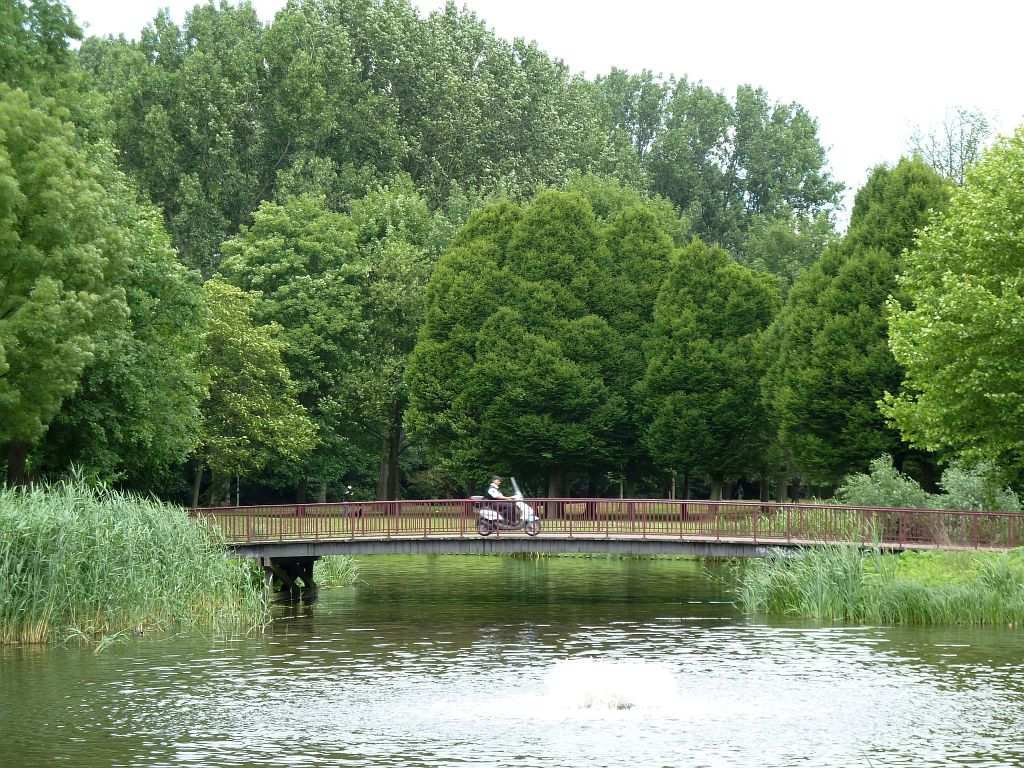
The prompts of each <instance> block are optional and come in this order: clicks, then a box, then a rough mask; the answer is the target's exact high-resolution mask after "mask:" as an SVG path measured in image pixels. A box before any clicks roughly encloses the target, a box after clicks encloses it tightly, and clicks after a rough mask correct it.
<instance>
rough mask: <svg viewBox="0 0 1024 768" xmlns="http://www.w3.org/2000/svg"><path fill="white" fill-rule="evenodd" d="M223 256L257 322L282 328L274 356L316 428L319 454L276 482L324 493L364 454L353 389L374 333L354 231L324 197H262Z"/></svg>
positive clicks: (301, 492)
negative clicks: (366, 313)
mask: <svg viewBox="0 0 1024 768" xmlns="http://www.w3.org/2000/svg"><path fill="white" fill-rule="evenodd" d="M223 252H224V261H223V265H222V266H223V269H224V273H225V275H226V276H227V277H228V279H229V280H230V281H231V282H232V283H233V284H235V285H237V286H239V287H240V288H242V289H243V290H245V291H247V292H249V293H253V294H256V295H257V296H258V297H259V299H258V300H257V301H256V302H255V304H254V306H253V317H254V321H255V322H256V323H258V324H260V325H268V324H270V323H275V324H277V325H278V326H279V327H280V343H281V345H282V346H281V349H282V351H281V354H282V356H283V359H284V361H285V363H286V365H287V366H288V370H289V371H290V377H291V379H292V380H293V381H294V382H295V386H296V390H297V393H298V395H297V396H298V399H299V402H300V403H301V404H302V405H303V406H304V407H305V408H306V410H307V411H308V413H309V417H310V418H311V419H312V420H313V422H314V423H315V424H316V426H317V432H318V436H319V444H318V445H317V450H316V452H315V453H312V452H311V453H309V454H307V455H301V456H298V457H296V458H297V460H298V461H297V462H296V463H293V464H288V465H285V466H283V467H281V468H280V470H279V471H280V474H281V475H282V477H281V479H282V480H289V481H297V482H298V484H299V486H298V487H299V498H300V501H301V500H304V499H305V494H306V487H307V483H309V482H312V483H313V484H314V486H315V487H318V488H320V489H321V491H322V492H323V493H325V492H326V488H327V486H328V485H329V484H331V483H338V482H340V481H341V479H342V478H343V477H344V476H345V475H346V473H348V472H351V470H352V468H353V467H354V466H358V465H359V464H361V463H363V461H364V459H363V456H364V454H365V452H366V450H367V446H366V445H365V440H364V438H363V430H361V429H359V424H360V423H361V414H360V403H361V400H360V397H359V392H360V387H361V384H360V378H361V377H362V376H363V374H364V358H365V356H366V350H365V339H366V338H367V336H368V335H369V333H370V331H371V329H370V327H369V326H368V325H367V324H366V322H365V321H364V317H363V311H362V308H363V302H362V296H361V291H362V286H363V285H364V283H365V282H366V279H367V271H368V270H367V265H366V264H365V263H363V261H362V260H361V258H360V256H359V253H358V247H357V242H356V232H355V229H354V227H353V225H352V222H351V220H350V219H349V217H347V216H345V215H344V214H340V213H333V212H331V211H328V210H327V209H326V208H325V207H324V204H323V201H322V200H319V199H316V198H313V197H309V196H300V197H296V198H292V199H290V200H289V201H288V202H287V203H286V204H285V205H278V204H277V203H273V202H266V203H264V204H263V205H262V206H261V207H260V209H259V210H258V211H257V212H256V215H255V217H254V220H253V224H252V226H251V227H248V228H245V229H243V231H242V233H241V234H240V235H239V236H238V237H237V238H234V239H232V240H229V241H227V242H225V243H224V245H223ZM288 475H290V477H288Z"/></svg>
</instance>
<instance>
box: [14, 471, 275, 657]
mask: <svg viewBox="0 0 1024 768" xmlns="http://www.w3.org/2000/svg"><path fill="white" fill-rule="evenodd" d="M0 595H2V599H0V643H42V642H54V641H58V642H59V641H61V640H67V639H70V638H78V639H85V640H94V641H98V642H100V643H103V644H106V643H108V642H110V638H115V637H118V636H120V635H124V634H126V633H127V634H145V633H152V632H158V631H163V630H167V629H172V628H181V629H203V630H206V629H214V630H215V629H221V628H228V627H230V628H245V629H250V628H253V627H257V626H260V625H261V624H262V623H264V622H265V621H266V616H267V607H266V602H265V600H264V598H263V595H262V593H261V592H260V590H258V589H253V586H252V583H251V580H250V579H249V576H248V573H247V572H246V569H245V567H244V565H243V564H242V563H240V562H239V561H236V560H231V559H229V558H228V557H227V555H226V552H225V549H224V546H223V536H222V534H221V532H220V530H219V529H218V528H217V527H216V526H214V525H210V524H207V523H205V522H202V521H196V520H191V519H189V517H188V515H187V514H186V513H185V511H184V510H182V509H181V508H178V507H174V506H171V505H167V504H163V503H161V502H158V501H152V500H146V499H142V498H140V497H138V496H134V495H131V494H125V493H119V492H116V491H112V490H107V489H94V488H91V487H89V486H87V485H86V484H85V483H83V482H82V481H81V480H69V481H66V482H63V483H60V484H57V485H54V486H50V487H46V488H43V487H32V488H27V489H4V490H0Z"/></svg>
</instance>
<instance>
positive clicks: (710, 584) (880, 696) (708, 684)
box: [0, 556, 1024, 768]
mask: <svg viewBox="0 0 1024 768" xmlns="http://www.w3.org/2000/svg"><path fill="white" fill-rule="evenodd" d="M723 577H724V572H722V571H720V570H716V569H715V567H714V566H712V567H711V570H710V571H709V570H708V568H707V566H705V565H702V564H701V563H699V562H696V561H693V560H682V559H656V560H650V559H649V560H639V559H602V558H582V557H580V558H572V557H568V558H543V559H518V558H515V559H514V558H502V557H480V556H461V557H460V556H394V557H392V556H387V557H385V556H374V557H366V558H362V559H361V560H360V581H359V583H358V584H357V585H356V586H354V587H349V588H344V589H324V590H322V591H321V593H320V597H319V599H318V600H317V601H316V602H314V603H312V604H309V605H306V604H300V605H297V606H281V607H277V608H275V620H274V623H273V625H272V626H271V627H270V629H269V631H268V632H267V633H266V634H264V635H261V636H258V637H241V638H231V639H227V638H204V637H170V638H153V639H150V638H147V639H143V640H139V641H132V642H131V643H127V644H122V645H119V646H115V647H112V648H109V649H107V650H105V651H104V652H103V653H101V654H98V655H97V654H93V653H92V651H91V650H90V649H88V648H50V649H40V648H0V764H4V765H12V766H13V765H18V766H47V765H54V764H62V763H63V764H68V765H75V766H207V765H209V766H221V765H224V766H227V765H238V766H318V765H332V766H410V767H411V766H453V765H471V766H545V767H551V766H624V765H634V766H637V767H638V768H639V767H641V766H754V765H756V766H793V765H796V764H799V765H801V766H1010V765H1022V764H1024V738H1022V736H1021V733H1022V728H1024V675H1022V671H1024V661H1022V659H1021V647H1022V645H1024V644H1022V642H1021V634H1020V630H1019V629H1012V628H996V629H972V628H955V627H952V628H940V629H935V628H931V629H925V628H905V627H876V626H846V625H834V624H821V623H812V622H798V621H766V620H763V619H751V618H748V617H745V616H743V615H742V614H741V613H740V612H739V611H738V610H737V609H736V607H735V606H734V605H733V604H732V602H731V595H730V593H729V590H728V581H727V579H725V578H723Z"/></svg>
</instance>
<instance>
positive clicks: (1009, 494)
mask: <svg viewBox="0 0 1024 768" xmlns="http://www.w3.org/2000/svg"><path fill="white" fill-rule="evenodd" d="M938 484H939V487H940V488H941V489H942V493H939V494H929V493H927V492H926V491H925V490H924V489H922V488H921V486H920V484H919V483H918V482H917V481H916V480H914V479H912V478H910V477H907V475H905V474H903V473H902V472H900V471H899V470H897V469H896V467H895V466H893V460H892V457H891V456H889V455H888V454H883V455H882V456H879V457H878V458H876V459H874V460H873V461H872V462H871V466H870V471H869V472H868V473H856V474H852V475H848V476H847V477H846V479H845V480H844V482H843V485H842V486H840V488H839V489H838V490H837V491H836V494H835V497H836V500H837V501H838V502H839V503H841V504H849V505H851V506H858V507H902V508H905V509H915V508H916V509H924V508H931V509H968V510H970V509H973V510H978V511H989V512H1019V511H1021V501H1020V499H1019V498H1018V496H1017V494H1016V493H1014V491H1013V490H1012V489H1011V488H1009V487H1008V486H1007V485H1006V483H1005V481H1004V480H1003V478H1002V476H1001V473H1000V472H999V471H998V470H997V468H996V467H995V466H993V465H992V464H991V463H989V462H980V463H978V464H976V465H968V464H965V463H963V462H956V463H954V464H953V465H952V466H949V467H947V468H946V469H945V470H944V471H943V472H942V478H941V479H940V480H939V483H938Z"/></svg>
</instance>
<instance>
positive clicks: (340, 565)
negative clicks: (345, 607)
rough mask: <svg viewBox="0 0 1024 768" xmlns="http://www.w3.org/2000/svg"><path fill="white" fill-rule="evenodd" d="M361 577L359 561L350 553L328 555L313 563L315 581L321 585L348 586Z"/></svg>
mask: <svg viewBox="0 0 1024 768" xmlns="http://www.w3.org/2000/svg"><path fill="white" fill-rule="evenodd" d="M358 578H359V561H358V560H356V559H355V558H354V557H349V556H348V555H327V556H326V557H322V558H320V559H319V560H317V561H316V563H314V565H313V581H314V582H315V583H316V584H318V585H319V586H321V587H347V586H349V585H351V584H354V583H355V582H356V580H357V579H358Z"/></svg>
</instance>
